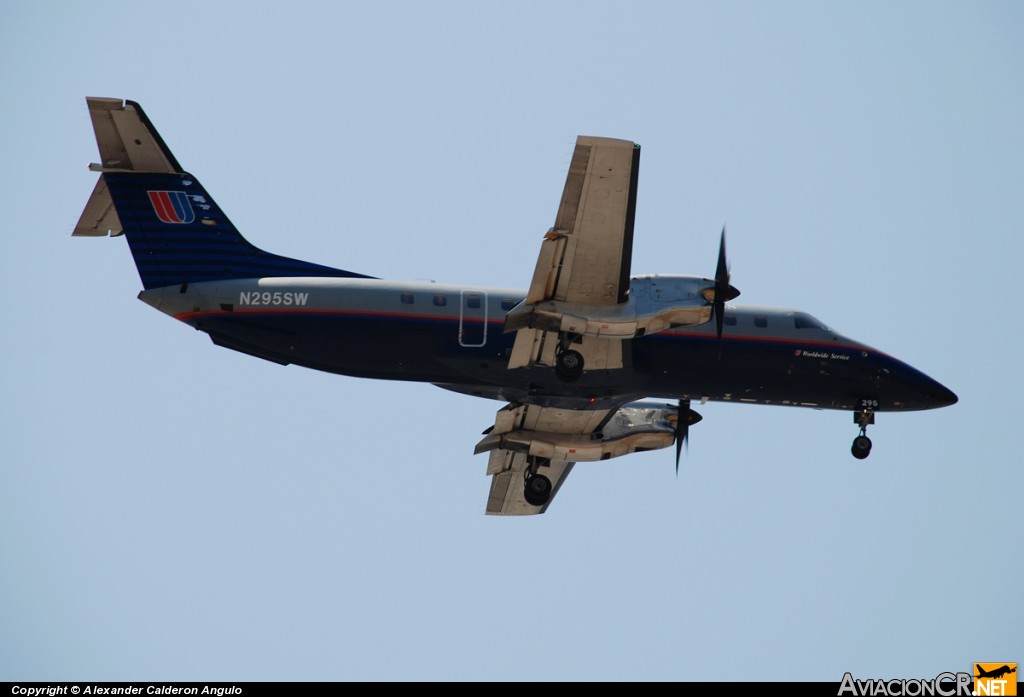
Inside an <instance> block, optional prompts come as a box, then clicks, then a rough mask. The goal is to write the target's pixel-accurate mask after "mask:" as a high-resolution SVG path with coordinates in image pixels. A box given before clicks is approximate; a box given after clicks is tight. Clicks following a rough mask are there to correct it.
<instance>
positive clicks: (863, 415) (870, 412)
mask: <svg viewBox="0 0 1024 697" xmlns="http://www.w3.org/2000/svg"><path fill="white" fill-rule="evenodd" d="M853 423H855V424H857V425H858V426H860V435H859V436H857V437H856V438H854V439H853V446H852V447H851V448H850V452H852V453H853V456H854V457H855V458H857V459H858V460H863V459H864V458H866V457H867V456H868V455H870V454H871V439H870V438H868V426H870V425H871V424H873V423H875V411H874V409H872V408H870V407H867V406H865V407H862V408H861V410H860V411H855V412H853Z"/></svg>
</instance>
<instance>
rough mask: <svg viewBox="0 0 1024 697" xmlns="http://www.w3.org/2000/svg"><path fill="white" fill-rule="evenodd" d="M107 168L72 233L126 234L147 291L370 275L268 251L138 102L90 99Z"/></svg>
mask: <svg viewBox="0 0 1024 697" xmlns="http://www.w3.org/2000/svg"><path fill="white" fill-rule="evenodd" d="M86 102H87V103H88V105H89V115H90V116H91V117H92V124H93V130H95V131H96V142H97V144H98V145H99V150H100V164H98V165H90V169H92V170H93V171H98V172H101V175H100V180H99V181H98V182H97V183H96V188H95V189H94V190H93V192H92V196H90V197H89V201H88V203H87V204H86V206H85V210H84V211H83V212H82V217H81V218H80V219H79V221H78V225H77V226H76V227H75V230H74V232H73V233H72V234H73V235H79V236H83V235H84V236H93V237H95V236H103V235H107V234H108V231H109V234H110V235H111V236H116V235H120V234H122V233H124V235H125V236H126V237H127V238H128V246H129V247H130V248H131V250H132V256H133V257H134V258H135V266H136V267H137V268H138V270H139V277H140V278H141V279H142V285H143V287H144V288H145V289H146V290H149V289H150V288H161V287H163V286H170V285H177V284H180V283H198V282H200V281H218V280H229V279H236V278H262V277H267V276H327V277H334V278H369V277H368V276H364V275H363V274H357V273H352V272H351V271H343V270H341V269H335V268H331V267H329V266H321V265H320V264H311V263H309V262H306V261H299V260H297V259H289V258H287V257H282V256H278V255H276V254H270V253H269V252H264V251H263V250H262V249H258V248H257V247H254V246H253V245H252V244H250V243H249V242H248V241H246V239H245V238H244V237H242V235H241V233H239V232H238V230H237V229H235V226H234V225H232V224H231V221H230V220H228V218H227V216H226V215H224V213H223V212H222V211H221V209H220V208H219V207H218V206H217V204H216V203H215V202H214V201H213V199H212V198H211V197H210V195H209V194H208V193H207V192H206V190H205V189H204V188H203V186H202V185H201V184H200V183H199V182H198V181H197V180H196V178H195V177H193V176H192V175H190V174H188V173H187V172H184V171H183V170H182V167H181V165H179V164H178V161H177V160H176V159H175V158H174V155H172V154H171V151H170V149H169V148H168V147H167V145H166V144H165V143H164V141H163V138H161V137H160V134H159V133H157V131H156V129H155V128H154V127H153V124H152V123H150V121H149V119H148V118H147V117H146V114H145V112H144V111H143V110H142V107H141V106H139V105H138V104H136V103H135V102H131V101H126V102H123V103H122V101H121V100H120V99H104V98H97V97H89V98H87V99H86Z"/></svg>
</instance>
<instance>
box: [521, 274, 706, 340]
mask: <svg viewBox="0 0 1024 697" xmlns="http://www.w3.org/2000/svg"><path fill="white" fill-rule="evenodd" d="M714 294H715V282H714V281H713V280H709V279H707V278H699V277H696V276H638V277H636V278H634V279H632V282H631V283H630V286H629V299H628V300H627V301H626V302H624V303H621V304H618V305H612V306H598V305H583V304H580V303H567V302H562V301H561V300H545V301H542V302H539V303H536V304H533V305H528V304H526V303H525V302H524V303H520V304H519V305H517V306H516V307H514V308H512V310H511V311H509V313H508V314H507V315H506V316H505V331H506V332H512V331H517V330H519V329H526V328H530V329H540V330H542V331H550V332H566V333H570V334H577V335H579V336H593V337H602V338H606V339H614V338H617V339H632V338H634V337H637V336H643V335H644V334H654V333H657V332H661V331H664V330H666V329H670V328H672V327H685V326H690V325H695V324H704V323H706V322H709V321H710V320H711V310H712V305H711V303H712V301H713V300H714Z"/></svg>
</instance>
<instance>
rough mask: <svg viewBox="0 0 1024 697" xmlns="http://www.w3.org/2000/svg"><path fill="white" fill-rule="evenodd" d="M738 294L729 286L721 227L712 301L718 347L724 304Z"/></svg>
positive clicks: (723, 230)
mask: <svg viewBox="0 0 1024 697" xmlns="http://www.w3.org/2000/svg"><path fill="white" fill-rule="evenodd" d="M739 294H740V292H739V291H738V290H736V289H735V288H733V287H732V286H731V285H729V264H728V262H727V261H726V259H725V226H724V225H723V226H722V238H721V240H720V241H719V243H718V268H717V269H715V298H714V300H713V301H712V312H713V314H714V315H715V331H716V332H717V333H718V344H719V346H721V344H722V325H723V324H724V323H725V303H727V302H728V301H730V300H732V299H733V298H735V297H737V296H738V295H739Z"/></svg>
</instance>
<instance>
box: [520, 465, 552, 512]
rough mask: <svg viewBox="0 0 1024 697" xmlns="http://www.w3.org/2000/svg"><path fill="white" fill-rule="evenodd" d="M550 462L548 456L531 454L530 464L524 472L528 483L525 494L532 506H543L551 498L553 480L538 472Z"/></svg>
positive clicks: (527, 501)
mask: <svg viewBox="0 0 1024 697" xmlns="http://www.w3.org/2000/svg"><path fill="white" fill-rule="evenodd" d="M549 462H550V460H548V459H547V458H543V457H533V456H530V466H529V467H527V468H526V470H525V472H524V473H523V476H524V479H525V484H526V488H525V489H524V490H523V496H524V498H525V499H526V503H528V504H530V505H531V506H543V505H544V504H546V503H547V502H548V501H550V500H551V480H550V479H548V478H547V477H545V476H544V475H543V474H537V469H538V468H539V467H542V466H544V465H547V464H548V463H549Z"/></svg>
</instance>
